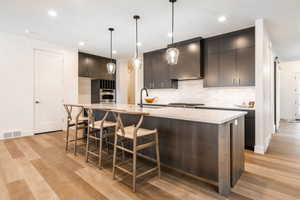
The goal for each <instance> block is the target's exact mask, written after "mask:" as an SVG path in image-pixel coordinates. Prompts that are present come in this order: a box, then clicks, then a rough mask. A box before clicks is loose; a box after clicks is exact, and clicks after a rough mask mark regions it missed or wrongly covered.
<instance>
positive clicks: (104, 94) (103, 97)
mask: <svg viewBox="0 0 300 200" xmlns="http://www.w3.org/2000/svg"><path fill="white" fill-rule="evenodd" d="M99 94H100V103H112V102H116V97H115V96H116V91H115V90H114V89H100V92H99Z"/></svg>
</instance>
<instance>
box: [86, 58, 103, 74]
mask: <svg viewBox="0 0 300 200" xmlns="http://www.w3.org/2000/svg"><path fill="white" fill-rule="evenodd" d="M89 60H90V61H89V77H91V78H100V79H103V75H104V74H103V72H102V70H101V68H102V65H103V64H102V62H101V60H100V59H97V58H96V57H94V56H90V57H89Z"/></svg>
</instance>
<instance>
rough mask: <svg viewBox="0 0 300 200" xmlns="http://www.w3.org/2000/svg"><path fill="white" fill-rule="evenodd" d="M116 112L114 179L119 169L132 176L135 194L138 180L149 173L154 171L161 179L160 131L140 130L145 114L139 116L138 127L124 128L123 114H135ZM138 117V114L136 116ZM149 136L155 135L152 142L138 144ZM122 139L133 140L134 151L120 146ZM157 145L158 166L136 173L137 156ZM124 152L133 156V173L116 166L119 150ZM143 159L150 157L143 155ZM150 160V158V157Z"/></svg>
mask: <svg viewBox="0 0 300 200" xmlns="http://www.w3.org/2000/svg"><path fill="white" fill-rule="evenodd" d="M113 112H114V116H115V118H116V120H117V126H116V134H115V141H114V156H113V179H115V175H116V169H119V170H121V171H123V172H125V173H127V174H129V175H131V176H132V190H133V192H135V191H136V178H139V177H142V176H144V175H146V174H148V173H151V172H153V171H156V170H157V171H158V177H159V178H160V157H159V143H158V131H157V129H154V130H149V129H144V128H140V126H141V124H142V122H143V119H144V114H139V115H140V119H139V122H138V124H137V125H132V126H127V127H124V125H123V122H122V119H121V114H133V113H126V112H123V111H113ZM134 115H137V114H134ZM149 135H154V137H153V140H154V141H152V142H147V143H144V144H138V143H137V139H138V138H141V137H144V136H149ZM119 137H121V138H122V140H123V139H127V140H131V141H132V142H133V145H132V150H131V149H129V148H128V147H127V146H126V147H124V146H120V145H118V138H119ZM154 145H155V150H156V164H157V166H156V167H154V168H151V169H149V170H147V171H145V172H143V173H140V174H137V172H136V158H137V155H139V153H138V151H140V150H143V149H146V148H149V147H152V146H154ZM118 149H120V150H123V151H126V152H128V153H130V154H132V155H133V168H132V171H129V170H127V169H125V168H123V167H121V166H120V165H117V164H116V156H117V150H118ZM142 157H146V158H147V157H148V156H145V155H143V156H142ZM148 158H150V157H148ZM150 159H151V160H153V159H152V158H150Z"/></svg>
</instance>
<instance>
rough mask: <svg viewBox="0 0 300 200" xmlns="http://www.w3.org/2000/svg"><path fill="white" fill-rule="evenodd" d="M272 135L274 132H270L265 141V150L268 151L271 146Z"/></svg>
mask: <svg viewBox="0 0 300 200" xmlns="http://www.w3.org/2000/svg"><path fill="white" fill-rule="evenodd" d="M272 136H273V134H270V135H268V137H267V138H266V142H265V144H266V145H265V149H264V150H265V152H267V150H268V148H269V145H270V142H271V139H272Z"/></svg>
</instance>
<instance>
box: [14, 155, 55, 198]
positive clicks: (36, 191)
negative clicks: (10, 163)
mask: <svg viewBox="0 0 300 200" xmlns="http://www.w3.org/2000/svg"><path fill="white" fill-rule="evenodd" d="M17 164H18V165H19V168H20V170H21V173H22V174H23V176H24V179H25V181H26V182H27V184H28V187H29V188H30V190H31V191H32V194H33V196H34V197H35V198H36V199H44V200H46V199H49V200H59V198H58V196H57V195H56V193H55V192H54V191H53V190H52V188H51V187H50V186H49V185H48V184H47V182H46V180H45V179H44V178H43V177H42V176H41V174H40V173H39V172H38V171H37V170H36V169H35V168H34V167H33V165H32V164H31V162H30V159H28V158H23V159H18V160H17Z"/></svg>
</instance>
